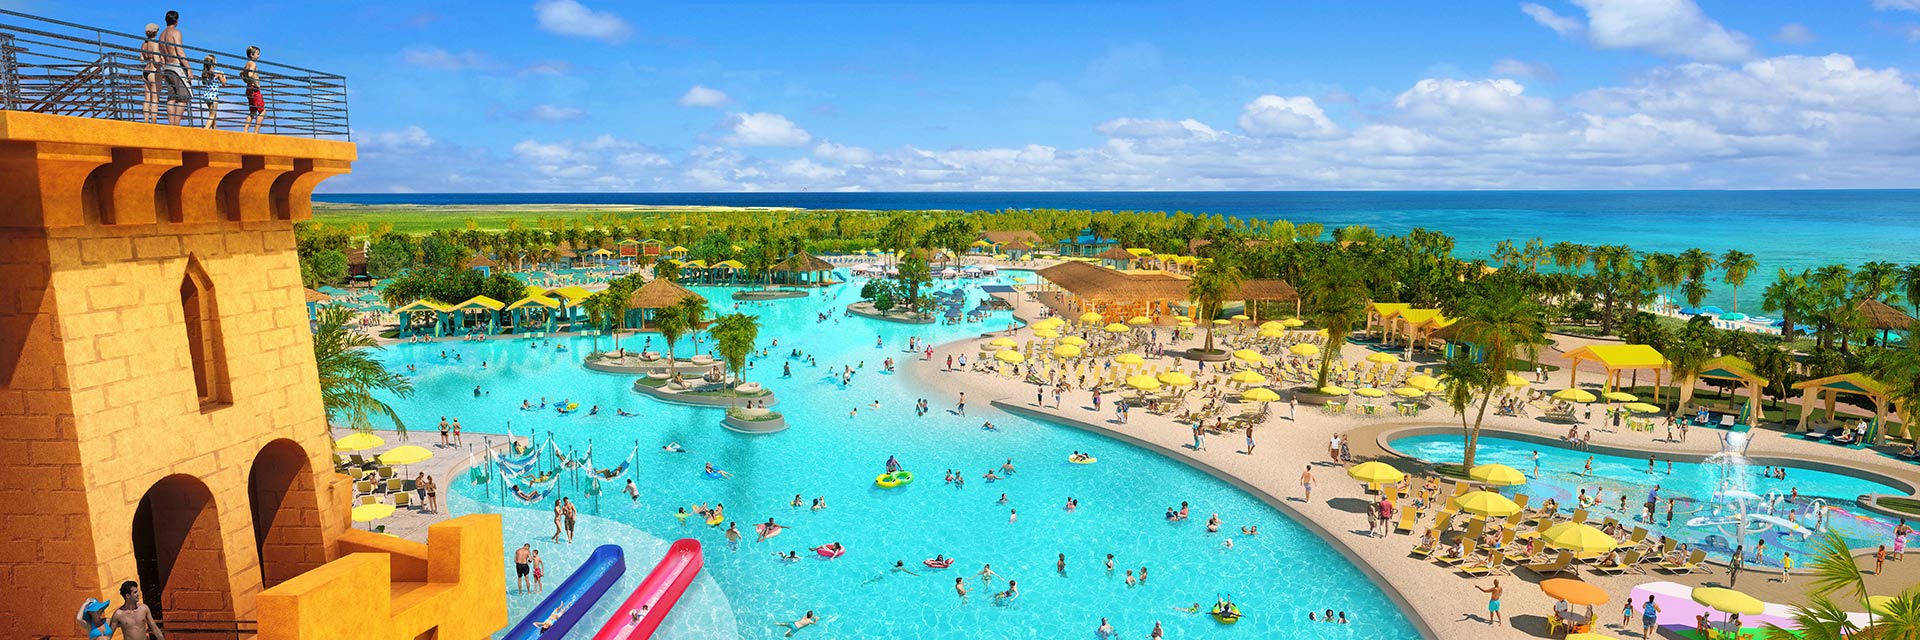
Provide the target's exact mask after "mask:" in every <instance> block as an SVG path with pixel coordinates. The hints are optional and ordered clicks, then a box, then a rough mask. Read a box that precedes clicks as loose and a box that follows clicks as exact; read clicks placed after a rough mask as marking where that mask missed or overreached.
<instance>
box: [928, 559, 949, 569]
mask: <svg viewBox="0 0 1920 640" xmlns="http://www.w3.org/2000/svg"><path fill="white" fill-rule="evenodd" d="M920 564H924V565H927V566H929V567H932V568H935V569H945V568H947V567H951V566H953V559H952V558H948V559H946V560H944V561H941V562H934V561H932V560H921V561H920Z"/></svg>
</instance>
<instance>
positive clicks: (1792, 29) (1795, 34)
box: [1773, 22, 1820, 44]
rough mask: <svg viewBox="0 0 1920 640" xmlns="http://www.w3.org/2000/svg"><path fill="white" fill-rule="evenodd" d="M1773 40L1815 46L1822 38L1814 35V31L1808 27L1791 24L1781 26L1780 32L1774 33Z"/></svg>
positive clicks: (1796, 23) (1795, 23)
mask: <svg viewBox="0 0 1920 640" xmlns="http://www.w3.org/2000/svg"><path fill="white" fill-rule="evenodd" d="M1773 39H1774V40H1778V41H1780V42H1785V43H1787V44H1813V41H1815V40H1819V39H1820V38H1819V37H1817V36H1815V35H1813V30H1812V29H1808V28H1807V25H1804V24H1800V23H1798V22H1789V23H1787V24H1784V25H1780V30H1779V31H1775V32H1774V33H1773Z"/></svg>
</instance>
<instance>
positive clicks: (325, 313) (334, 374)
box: [313, 306, 413, 438]
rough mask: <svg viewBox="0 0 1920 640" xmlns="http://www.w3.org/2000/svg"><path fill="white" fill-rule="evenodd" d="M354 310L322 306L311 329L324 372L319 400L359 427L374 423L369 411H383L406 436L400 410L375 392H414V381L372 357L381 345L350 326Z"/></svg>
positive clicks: (364, 428) (316, 361) (318, 363)
mask: <svg viewBox="0 0 1920 640" xmlns="http://www.w3.org/2000/svg"><path fill="white" fill-rule="evenodd" d="M352 319H353V311H352V310H350V309H348V308H346V307H331V306H330V307H327V308H324V309H321V310H320V313H319V324H318V325H317V326H316V327H315V329H314V332H313V363H314V365H315V367H316V368H317V370H318V371H319V374H320V406H322V407H324V408H325V409H326V412H327V415H329V416H332V415H335V414H343V415H344V416H345V417H346V420H347V426H348V427H350V428H352V429H353V430H355V431H370V430H372V429H373V424H372V420H371V417H372V416H373V415H374V414H379V415H381V416H385V417H386V419H387V420H390V421H392V422H393V428H394V430H396V431H399V432H400V436H401V437H402V438H404V437H406V434H407V425H406V423H405V422H403V421H401V419H400V414H399V413H398V412H395V411H394V410H393V407H391V406H388V405H387V403H385V402H381V401H380V399H379V398H377V397H375V396H374V392H377V391H378V392H386V393H390V394H393V395H394V396H395V397H399V398H407V397H410V396H412V395H413V381H411V380H408V379H407V378H406V376H401V375H397V374H394V373H390V372H388V371H387V368H386V366H385V365H382V364H381V363H380V361H379V360H376V359H374V357H373V352H375V351H379V350H381V349H383V347H381V346H380V343H379V342H376V341H375V340H374V339H373V338H372V337H370V336H368V335H366V334H362V333H356V332H353V331H349V330H348V329H347V327H348V324H349V323H350V322H351V321H352Z"/></svg>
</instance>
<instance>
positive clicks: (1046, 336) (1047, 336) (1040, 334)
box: [1033, 329, 1060, 340]
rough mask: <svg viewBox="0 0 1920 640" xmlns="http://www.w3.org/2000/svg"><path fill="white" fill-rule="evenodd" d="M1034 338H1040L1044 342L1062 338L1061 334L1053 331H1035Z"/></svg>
mask: <svg viewBox="0 0 1920 640" xmlns="http://www.w3.org/2000/svg"><path fill="white" fill-rule="evenodd" d="M1033 337H1035V338H1040V339H1042V340H1052V339H1054V338H1058V337H1060V332H1058V331H1054V330H1052V329H1034V330H1033Z"/></svg>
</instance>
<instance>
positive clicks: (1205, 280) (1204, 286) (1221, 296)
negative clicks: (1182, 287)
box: [1187, 260, 1241, 354]
mask: <svg viewBox="0 0 1920 640" xmlns="http://www.w3.org/2000/svg"><path fill="white" fill-rule="evenodd" d="M1240 280H1241V276H1240V269H1239V268H1238V267H1235V266H1233V265H1232V264H1229V263H1228V262H1227V261H1225V260H1215V261H1213V262H1209V263H1207V264H1206V266H1203V267H1200V271H1199V272H1197V273H1194V274H1193V279H1192V280H1189V281H1187V297H1188V298H1191V299H1192V300H1193V301H1194V305H1195V307H1196V309H1195V310H1196V311H1198V315H1199V317H1198V318H1195V320H1198V321H1200V322H1201V323H1202V324H1203V325H1205V326H1206V330H1207V340H1206V344H1205V346H1202V347H1201V348H1200V352H1201V353H1207V354H1211V353H1214V348H1213V318H1214V316H1217V315H1220V305H1221V304H1222V303H1224V302H1226V298H1227V294H1228V293H1229V292H1231V291H1234V290H1236V289H1238V288H1239V286H1240Z"/></svg>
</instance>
